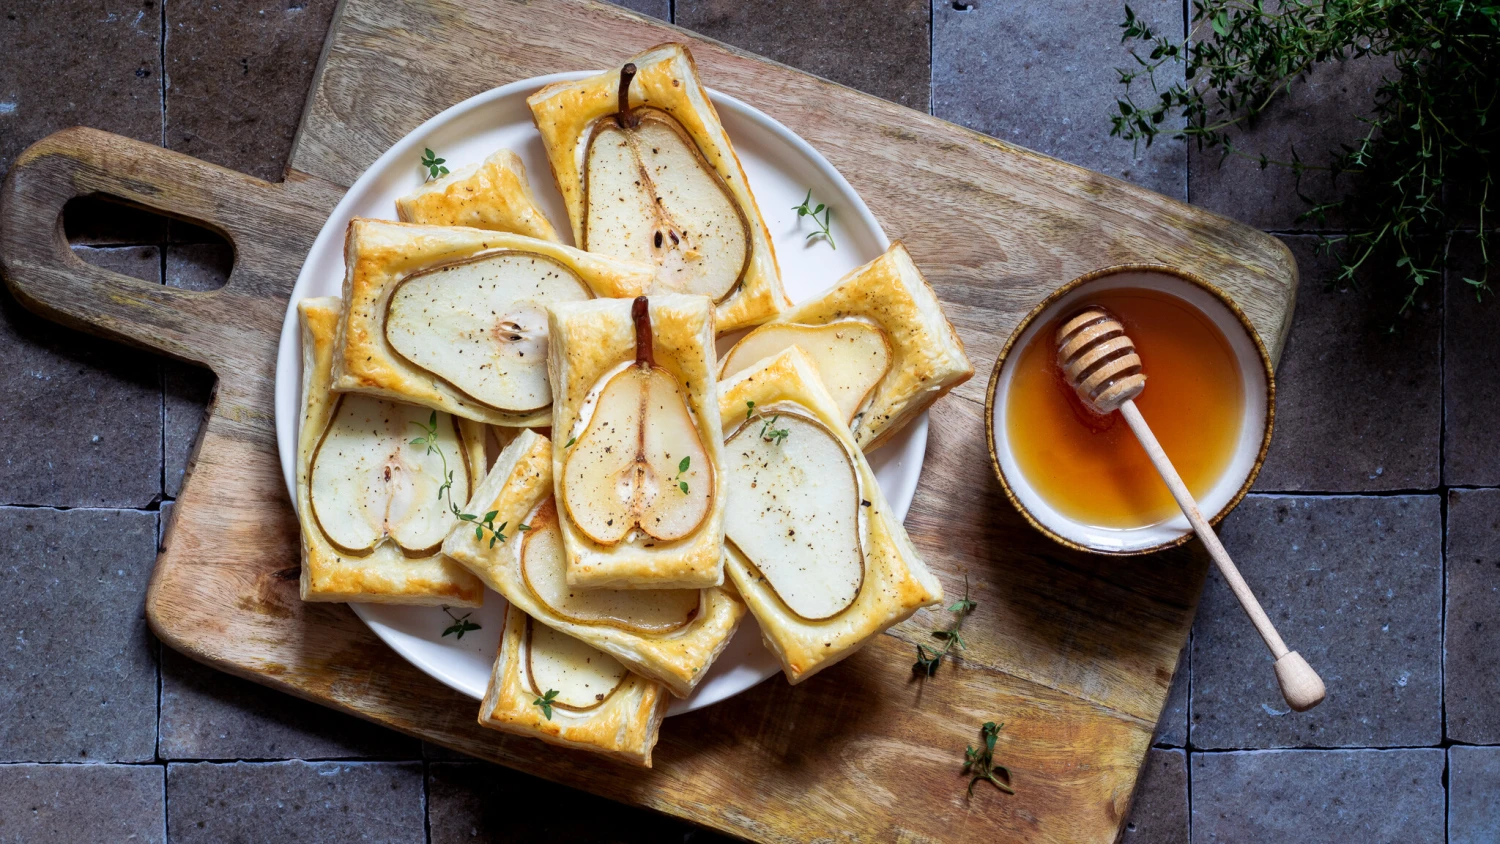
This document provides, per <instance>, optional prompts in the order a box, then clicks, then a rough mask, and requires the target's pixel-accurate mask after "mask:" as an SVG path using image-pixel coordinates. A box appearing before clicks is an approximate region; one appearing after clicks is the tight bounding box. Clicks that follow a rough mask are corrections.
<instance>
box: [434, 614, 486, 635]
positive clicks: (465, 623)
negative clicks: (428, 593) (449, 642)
mask: <svg viewBox="0 0 1500 844" xmlns="http://www.w3.org/2000/svg"><path fill="white" fill-rule="evenodd" d="M443 612H445V613H447V614H448V617H449V618H451V619H453V623H452V624H450V625H448V629H447V630H444V631H443V635H444V636H450V635H451V636H453V638H455V639H462V638H463V637H464V634H465V633H468V632H470V631H473V630H483V629H484V628H482V627H480V626H479V625H478V624H475V623H474V622H472V621H470V620H469V616H471V615H473V614H474V612H473V610H470V611H469V612H466V613H464V614H463V615H454V614H453V612H452V611H451V610H449V609H448V608H447V607H443Z"/></svg>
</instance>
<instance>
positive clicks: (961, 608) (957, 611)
mask: <svg viewBox="0 0 1500 844" xmlns="http://www.w3.org/2000/svg"><path fill="white" fill-rule="evenodd" d="M977 606H979V603H978V602H977V601H974V600H971V599H970V598H969V578H968V576H967V575H965V576H964V596H963V598H961V599H959V600H958V601H956V602H955V603H954V604H953V606H951V607H949V608H948V612H951V613H954V615H955V617H954V619H953V626H952V627H949V628H948V629H946V630H934V631H932V635H933V636H934V637H935V638H938V639H941V640H943V647H942V648H931V647H928V646H927V645H922V644H919V645H917V661H916V662H915V663H913V664H912V667H911V670H912V673H913V674H921V675H923V676H925V677H931V676H932V675H933V674H934V673H936V672H937V669H938V666H939V665H941V664H942V662H943V657H945V656H947V655H948V652H949V651H951V650H953V649H954V648H955V647H957V648H958V649H959V650H961V651H962V650H967V649H968V647H969V646H968V644H967V643H966V642H964V637H963V634H962V633H960V632H959V630H960V629H961V628H963V626H964V619H966V618H968V617H969V613H971V612H973V611H974V608H975V607H977Z"/></svg>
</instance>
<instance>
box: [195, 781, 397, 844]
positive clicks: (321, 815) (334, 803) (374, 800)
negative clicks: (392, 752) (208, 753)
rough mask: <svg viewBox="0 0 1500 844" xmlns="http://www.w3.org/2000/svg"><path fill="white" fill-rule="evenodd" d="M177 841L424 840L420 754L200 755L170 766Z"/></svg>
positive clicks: (213, 842) (205, 842) (218, 843)
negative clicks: (238, 758)
mask: <svg viewBox="0 0 1500 844" xmlns="http://www.w3.org/2000/svg"><path fill="white" fill-rule="evenodd" d="M167 832H168V835H169V836H170V837H171V840H172V841H173V842H174V844H199V842H204V844H220V842H225V841H277V842H293V841H307V842H314V841H317V842H321V841H368V842H411V844H420V842H423V841H425V838H426V836H425V834H424V832H423V820H422V766H421V764H420V763H416V762H298V761H291V762H233V763H229V764H217V763H214V762H197V763H192V764H181V763H174V764H171V765H168V766H167Z"/></svg>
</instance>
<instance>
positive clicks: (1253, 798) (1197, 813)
mask: <svg viewBox="0 0 1500 844" xmlns="http://www.w3.org/2000/svg"><path fill="white" fill-rule="evenodd" d="M1191 764H1192V768H1193V774H1192V779H1193V842H1194V844H1207V842H1210V841H1225V842H1270V841H1316V842H1319V843H1320V844H1374V842H1382V843H1383V844H1385V843H1387V842H1389V843H1393V842H1407V841H1411V842H1416V841H1424V842H1427V841H1442V840H1443V751H1442V750H1441V749H1439V748H1435V747H1434V748H1419V749H1416V750H1252V751H1244V752H1238V753H1194V754H1193V758H1192V761H1191Z"/></svg>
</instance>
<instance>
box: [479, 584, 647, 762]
mask: <svg viewBox="0 0 1500 844" xmlns="http://www.w3.org/2000/svg"><path fill="white" fill-rule="evenodd" d="M526 622H527V618H526V614H525V613H523V612H521V611H520V610H518V609H516V608H515V607H514V606H511V607H508V608H507V609H506V611H505V634H504V635H503V636H502V637H501V639H500V649H499V651H498V652H497V653H496V654H495V665H494V668H493V669H491V671H490V685H489V688H488V689H487V690H486V691H485V693H484V701H483V702H482V703H481V704H480V705H479V723H480V725H481V726H485V727H490V728H492V729H496V730H502V731H504V732H507V733H514V734H515V735H519V736H531V737H533V738H539V739H541V740H542V741H545V742H548V743H550V744H556V745H561V746H562V747H572V748H576V749H579V750H588V751H592V752H594V753H602V754H605V755H606V756H612V757H615V758H618V759H624V760H627V761H629V762H631V763H633V764H636V765H640V766H642V767H645V768H649V767H651V749H652V748H653V747H655V746H656V738H657V734H658V733H659V731H660V730H661V721H662V718H664V717H666V714H667V706H668V705H669V704H670V703H671V698H670V697H668V696H667V688H666V686H663V685H662V684H661V683H657V682H654V681H651V680H648V679H646V678H645V677H642V676H640V675H638V674H627V675H626V677H625V681H624V682H623V683H621V684H620V686H619V687H618V688H616V689H615V690H614V691H613V692H611V693H610V695H609V697H607V698H605V699H604V702H603V703H600V704H599V705H598V706H596V707H594V708H593V709H589V710H586V711H583V712H576V711H573V710H569V709H564V708H562V707H556V706H555V707H553V708H552V717H551V718H548V717H546V716H545V715H544V714H543V713H542V709H541V707H539V706H537V705H535V703H533V701H535V700H536V699H537V692H536V691H535V690H534V689H532V688H531V687H530V685H529V684H528V682H527V677H526V668H525V665H526V654H525V648H526V647H527V642H526V638H527V637H526Z"/></svg>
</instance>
